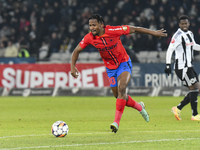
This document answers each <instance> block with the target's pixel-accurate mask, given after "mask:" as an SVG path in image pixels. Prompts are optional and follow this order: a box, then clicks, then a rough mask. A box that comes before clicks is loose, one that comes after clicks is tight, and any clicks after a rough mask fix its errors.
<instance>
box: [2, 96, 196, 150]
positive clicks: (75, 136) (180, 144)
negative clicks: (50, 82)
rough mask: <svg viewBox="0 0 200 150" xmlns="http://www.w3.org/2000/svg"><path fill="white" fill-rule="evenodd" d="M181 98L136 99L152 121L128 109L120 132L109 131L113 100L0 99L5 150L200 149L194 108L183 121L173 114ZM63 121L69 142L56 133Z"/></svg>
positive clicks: (186, 109)
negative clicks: (66, 125)
mask: <svg viewBox="0 0 200 150" xmlns="http://www.w3.org/2000/svg"><path fill="white" fill-rule="evenodd" d="M132 97H133V96H132ZM182 98H183V97H139V96H137V97H133V99H135V100H136V101H137V102H140V101H143V102H144V103H145V105H146V110H147V112H148V113H149V114H150V122H148V123H147V122H145V121H144V119H143V118H142V116H141V115H140V114H139V112H138V111H136V110H134V109H132V108H129V107H126V108H125V110H124V114H123V116H122V119H121V123H120V127H119V130H118V132H117V133H116V134H115V133H112V132H111V130H110V124H111V123H112V122H113V120H114V115H115V101H116V100H115V98H114V97H1V98H0V150H15V149H42V150H43V149H44V150H45V149H46V150H47V149H48V150H49V149H50V150H60V149H70V150H129V149H130V150H132V149H134V150H140V149H141V150H160V149H162V150H172V149H181V150H188V149H199V148H200V146H199V143H200V128H199V126H200V122H199V121H191V108H190V105H188V106H186V107H185V108H184V109H183V110H182V113H181V116H182V121H177V120H176V119H175V117H174V115H173V114H172V113H171V108H172V107H173V106H175V105H177V104H178V103H179V102H180V101H181V100H182ZM58 120H63V121H65V122H66V123H67V124H68V126H69V134H68V135H67V136H66V137H64V138H56V137H54V136H53V135H52V134H51V126H52V124H53V123H54V122H56V121H58Z"/></svg>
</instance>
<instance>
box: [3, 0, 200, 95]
mask: <svg viewBox="0 0 200 150" xmlns="http://www.w3.org/2000/svg"><path fill="white" fill-rule="evenodd" d="M199 6H200V1H199V0H160V1H159V0H134V1H132V0H118V1H115V0H101V1H99V0H84V1H81V0H43V1H41V0H18V1H15V0H1V1H0V8H1V11H0V62H1V66H0V72H1V74H0V80H1V82H0V86H1V90H0V91H1V95H23V94H24V93H25V94H24V95H28V96H29V95H31V94H32V95H34V93H35V95H54V96H56V95H70V94H71V95H73V94H80V95H84V92H86V91H87V90H85V89H88V88H92V89H95V90H96V91H98V90H99V88H100V89H101V92H96V94H98V93H101V94H100V95H109V94H110V91H109V90H108V89H107V87H108V85H107V84H104V83H107V78H106V75H105V70H104V69H103V68H102V66H103V63H102V61H101V59H100V57H99V54H98V52H97V50H96V49H95V48H93V47H90V46H89V47H87V48H86V49H85V50H84V52H82V53H81V55H80V58H79V60H78V62H79V66H80V68H79V70H81V78H80V81H74V80H73V79H72V78H71V77H70V67H69V62H70V56H71V52H72V51H73V49H74V48H75V46H76V45H77V44H78V43H79V42H80V40H81V39H82V38H83V36H84V35H85V34H86V33H88V31H89V30H88V18H89V17H90V16H91V14H93V13H98V14H100V15H102V16H103V17H104V19H105V23H106V24H109V25H123V24H129V25H135V26H142V27H146V28H150V29H154V30H157V29H161V28H164V29H166V30H167V33H168V37H167V38H162V39H158V38H156V37H153V36H150V35H141V34H132V35H126V36H122V37H121V39H122V43H123V45H124V46H125V47H126V49H127V52H128V54H130V57H131V59H132V62H133V63H134V65H133V66H134V67H133V76H132V79H131V82H130V84H129V88H130V89H132V94H134V93H137V92H138V93H137V94H138V95H145V94H147V95H151V96H152V95H153V96H156V95H159V93H161V95H162V94H163V93H164V94H163V95H176V96H179V95H183V94H184V93H185V91H184V90H185V89H183V88H181V84H180V83H179V81H177V79H176V77H175V76H174V75H172V77H167V76H166V75H165V74H164V72H163V70H164V62H165V52H166V49H167V46H168V44H169V42H170V39H171V36H172V35H173V33H174V32H175V31H176V30H177V28H178V25H177V18H178V17H179V16H180V15H182V14H186V15H188V16H189V17H190V21H191V27H190V29H191V30H192V31H193V33H194V36H195V39H196V42H197V43H200V42H199V41H200V26H199V22H200V17H199V10H198V9H197V8H199ZM23 49H25V50H26V51H27V52H28V53H29V54H30V55H26V54H25V53H24V52H20V50H23ZM19 53H22V57H21V56H20V57H19ZM147 56H148V57H147ZM199 56H200V55H199V53H198V52H195V56H194V60H195V63H196V66H197V71H198V68H199V67H198V66H199V60H200V57H199ZM96 65H97V66H96ZM47 66H48V67H47ZM55 66H56V67H55ZM95 66H96V67H95ZM98 67H99V68H98ZM145 68H146V69H145ZM99 69H100V70H99ZM198 74H199V72H198ZM33 83H35V84H33ZM57 83H59V84H57ZM63 83H64V84H63ZM174 86H175V87H180V90H179V91H178V93H179V94H177V93H174V89H173V88H172V87H174ZM102 87H103V88H102ZM104 87H105V88H104ZM168 87H171V88H168ZM77 88H79V89H77ZM96 88H97V89H96ZM134 88H135V89H140V90H137V91H136V90H134ZM105 89H106V90H105ZM33 90H37V91H33ZM46 90H49V91H46ZM81 90H82V92H81ZM170 90H171V92H170ZM27 91H28V92H27ZM42 91H43V92H42ZM67 91H70V92H67ZM78 91H79V92H78ZM130 91H131V90H129V92H130ZM161 91H164V92H161ZM27 93H29V94H27ZM63 93H65V94H63ZM86 93H87V92H86ZM91 93H95V92H94V91H92V92H91V90H89V91H88V94H86V95H90V94H91Z"/></svg>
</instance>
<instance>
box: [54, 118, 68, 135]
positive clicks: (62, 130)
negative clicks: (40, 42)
mask: <svg viewBox="0 0 200 150" xmlns="http://www.w3.org/2000/svg"><path fill="white" fill-rule="evenodd" d="M68 131H69V128H68V125H67V124H66V123H65V122H64V121H56V122H55V123H54V124H53V125H52V127H51V132H52V134H53V135H54V136H55V137H65V136H66V135H67V134H68Z"/></svg>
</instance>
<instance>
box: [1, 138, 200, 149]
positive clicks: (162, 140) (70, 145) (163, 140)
mask: <svg viewBox="0 0 200 150" xmlns="http://www.w3.org/2000/svg"><path fill="white" fill-rule="evenodd" d="M199 139H200V138H186V139H160V140H144V141H126V142H110V143H109V142H105V143H89V144H69V145H52V146H32V147H16V148H4V149H0V150H17V149H40V148H53V147H76V146H78V147H80V146H92V145H108V144H109V145H110V144H129V143H152V142H166V141H185V140H199Z"/></svg>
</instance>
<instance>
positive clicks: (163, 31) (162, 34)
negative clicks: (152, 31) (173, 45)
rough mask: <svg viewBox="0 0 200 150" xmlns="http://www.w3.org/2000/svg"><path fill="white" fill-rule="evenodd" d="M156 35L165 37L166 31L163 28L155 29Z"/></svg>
mask: <svg viewBox="0 0 200 150" xmlns="http://www.w3.org/2000/svg"><path fill="white" fill-rule="evenodd" d="M156 36H157V37H159V38H161V37H167V33H166V30H164V29H160V30H157V31H156Z"/></svg>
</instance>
